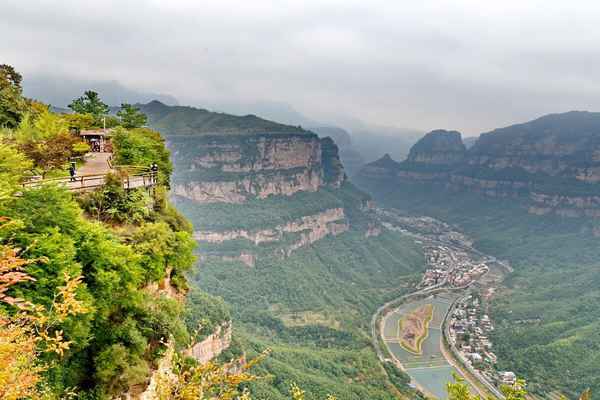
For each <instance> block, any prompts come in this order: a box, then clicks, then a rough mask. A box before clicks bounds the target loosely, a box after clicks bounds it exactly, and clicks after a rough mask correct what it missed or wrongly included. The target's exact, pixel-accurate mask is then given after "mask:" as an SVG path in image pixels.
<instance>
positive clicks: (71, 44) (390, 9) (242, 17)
mask: <svg viewBox="0 0 600 400" xmlns="http://www.w3.org/2000/svg"><path fill="white" fill-rule="evenodd" d="M598 20H600V3H598V2H596V1H577V2H568V1H548V0H547V1H537V0H529V1H516V0H513V1H502V2H487V1H486V2H482V1H480V0H464V1H456V0H454V1H450V0H426V1H420V2H408V1H387V0H386V1H384V0H375V1H370V2H364V1H348V0H331V1H316V0H305V1H284V0H279V1H278V0H272V1H266V0H254V1H252V2H249V1H243V0H239V1H234V0H221V1H197V0H185V1H184V0H177V1H168V2H167V1H159V0H154V1H141V0H128V1H116V0H111V1H102V2H88V1H74V0H71V1H61V2H55V1H28V0H3V1H2V3H0V35H1V36H0V37H2V38H3V40H2V41H1V42H0V54H1V55H2V60H1V61H2V62H8V63H12V64H14V65H15V66H16V67H17V68H18V69H19V70H21V71H23V73H24V75H25V78H27V76H28V75H30V76H35V75H40V74H48V73H52V74H55V75H59V76H65V77H69V76H71V77H74V78H77V79H90V80H102V79H105V80H118V81H119V82H121V83H123V84H125V85H129V86H132V87H134V88H139V89H143V90H146V91H151V92H163V93H171V94H173V95H174V96H176V97H178V98H179V99H181V100H182V101H183V102H195V103H198V102H201V101H215V102H216V101H227V100H235V101H238V102H239V101H249V102H250V101H256V100H276V101H285V102H288V103H291V104H293V105H294V106H295V107H296V108H298V109H300V110H302V111H304V112H305V113H307V114H313V115H321V116H327V115H334V114H338V115H347V116H352V117H355V118H361V119H365V120H369V122H372V123H382V124H395V125H399V126H410V127H419V128H422V129H430V128H434V127H447V128H453V129H461V130H464V131H466V132H467V133H476V132H478V131H481V130H486V129H491V128H493V127H496V126H498V125H503V124H508V123H511V122H515V121H519V120H523V119H528V118H531V117H535V116H537V115H539V114H542V113H547V112H558V111H566V110H569V109H592V110H594V109H598V107H599V105H600V84H599V83H598V82H600V56H599V55H598V52H597V43H600V26H599V25H598V24H597V21H598Z"/></svg>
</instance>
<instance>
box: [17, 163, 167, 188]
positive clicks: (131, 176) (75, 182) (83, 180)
mask: <svg viewBox="0 0 600 400" xmlns="http://www.w3.org/2000/svg"><path fill="white" fill-rule="evenodd" d="M145 169H146V171H142V170H141V169H138V170H137V171H136V170H134V169H132V170H130V171H123V172H122V173H120V174H118V175H117V176H120V177H121V181H122V182H123V188H124V189H126V190H129V189H136V188H140V187H152V186H155V185H156V184H157V183H158V176H157V173H156V172H153V171H147V170H148V168H145ZM107 175H108V174H90V175H80V176H75V177H72V178H71V177H59V178H48V179H35V180H29V181H26V182H23V184H22V186H23V188H24V189H31V188H38V187H42V186H44V185H48V184H57V185H59V186H64V187H66V188H68V189H69V190H70V191H73V192H79V191H86V190H92V189H96V188H99V187H102V186H104V185H105V184H106V176H107Z"/></svg>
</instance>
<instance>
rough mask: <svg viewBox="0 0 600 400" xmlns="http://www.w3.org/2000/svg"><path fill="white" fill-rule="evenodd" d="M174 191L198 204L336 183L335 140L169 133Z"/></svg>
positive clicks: (340, 176) (339, 173) (339, 170)
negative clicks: (174, 134) (174, 172)
mask: <svg viewBox="0 0 600 400" xmlns="http://www.w3.org/2000/svg"><path fill="white" fill-rule="evenodd" d="M169 146H170V147H171V149H172V151H173V160H174V164H175V166H176V168H177V170H178V171H179V172H178V174H176V176H175V178H174V180H173V192H174V193H175V194H176V195H178V196H181V197H184V198H188V199H190V200H193V201H195V202H198V203H238V204H239V203H244V202H246V201H248V200H249V199H252V198H258V199H264V198H267V197H269V196H272V195H276V196H278V195H279V196H290V195H293V194H294V193H297V192H316V191H317V190H319V188H321V187H324V186H332V187H339V186H340V185H341V184H342V183H343V182H344V180H345V173H344V170H343V167H342V165H341V162H340V160H339V156H338V149H337V146H336V145H335V143H333V141H332V140H331V139H329V138H325V139H319V138H318V137H317V136H316V135H315V134H312V133H309V132H305V133H294V134H265V133H262V134H253V135H239V136H234V135H223V136H218V135H210V136H204V135H201V136H171V137H169Z"/></svg>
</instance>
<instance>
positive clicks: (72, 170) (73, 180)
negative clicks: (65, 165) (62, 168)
mask: <svg viewBox="0 0 600 400" xmlns="http://www.w3.org/2000/svg"><path fill="white" fill-rule="evenodd" d="M69 175H70V176H71V182H75V175H77V171H76V170H75V161H71V166H70V167H69Z"/></svg>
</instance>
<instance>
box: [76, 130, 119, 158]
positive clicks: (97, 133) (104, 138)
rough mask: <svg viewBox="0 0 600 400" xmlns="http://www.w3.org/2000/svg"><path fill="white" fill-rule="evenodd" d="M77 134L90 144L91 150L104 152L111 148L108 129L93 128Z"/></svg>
mask: <svg viewBox="0 0 600 400" xmlns="http://www.w3.org/2000/svg"><path fill="white" fill-rule="evenodd" d="M79 136H80V137H81V138H82V139H83V140H84V141H85V142H86V143H87V144H89V145H90V148H91V149H92V151H93V152H105V151H110V150H111V143H110V136H111V131H110V129H94V130H84V131H80V132H79Z"/></svg>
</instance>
